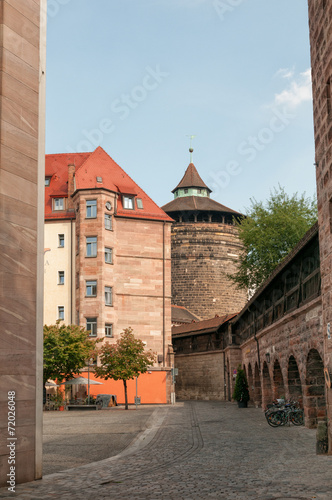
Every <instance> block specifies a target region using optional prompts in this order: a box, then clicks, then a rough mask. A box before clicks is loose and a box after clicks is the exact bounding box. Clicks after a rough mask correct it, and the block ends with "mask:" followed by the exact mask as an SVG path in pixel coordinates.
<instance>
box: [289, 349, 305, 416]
mask: <svg viewBox="0 0 332 500" xmlns="http://www.w3.org/2000/svg"><path fill="white" fill-rule="evenodd" d="M288 393H289V399H293V400H295V401H298V402H299V404H300V406H301V407H302V406H303V395H302V385H301V378H300V372H299V369H298V366H297V362H296V359H295V358H294V356H291V357H290V358H289V361H288Z"/></svg>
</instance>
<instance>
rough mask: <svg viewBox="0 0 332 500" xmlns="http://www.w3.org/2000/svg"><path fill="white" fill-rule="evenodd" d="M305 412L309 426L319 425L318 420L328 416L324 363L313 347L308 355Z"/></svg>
mask: <svg viewBox="0 0 332 500" xmlns="http://www.w3.org/2000/svg"><path fill="white" fill-rule="evenodd" d="M305 389H306V390H305V399H304V412H305V416H306V423H307V425H308V427H311V428H314V427H316V426H317V420H318V419H320V418H326V401H325V379H324V364H323V361H322V358H321V357H320V354H319V352H318V351H317V350H316V349H311V350H310V351H309V354H308V357H307V374H306V388H305Z"/></svg>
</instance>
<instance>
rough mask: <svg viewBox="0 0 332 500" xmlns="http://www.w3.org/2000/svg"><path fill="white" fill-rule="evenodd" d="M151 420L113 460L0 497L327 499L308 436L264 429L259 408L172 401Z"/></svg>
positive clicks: (322, 459) (330, 497)
mask: <svg viewBox="0 0 332 500" xmlns="http://www.w3.org/2000/svg"><path fill="white" fill-rule="evenodd" d="M132 414H134V412H132ZM151 417H153V418H152V420H151ZM151 417H150V418H149V420H148V422H149V425H148V428H147V429H146V430H144V431H143V432H142V433H140V434H139V435H138V437H137V439H136V440H134V441H133V443H132V444H130V445H129V446H128V447H127V448H125V449H124V450H123V451H122V452H121V453H119V454H118V455H116V456H114V457H112V458H108V459H106V460H102V461H99V462H94V463H92V464H89V465H83V466H80V467H78V468H75V469H71V470H67V471H65V472H62V473H57V474H50V475H48V476H44V479H42V480H41V481H36V482H33V483H27V484H24V485H18V486H17V487H16V493H15V494H11V495H8V492H7V491H6V490H5V489H1V490H0V498H13V497H17V498H20V499H22V500H34V499H41V498H43V499H44V498H56V499H64V500H66V499H80V500H81V499H88V500H90V499H94V500H96V499H99V498H101V499H112V500H122V499H123V500H129V499H130V500H159V499H162V500H196V499H206V498H215V499H226V500H251V499H254V500H256V499H261V500H272V499H279V500H290V499H293V500H309V499H317V500H332V457H328V456H316V454H315V431H314V430H309V429H306V428H304V427H295V426H290V427H288V426H287V427H281V428H271V427H269V426H268V425H267V423H266V421H265V418H264V414H263V413H262V410H260V409H255V408H248V409H238V408H237V406H236V405H234V404H232V403H225V402H198V401H197V402H196V401H195V402H185V403H177V404H176V405H174V406H170V407H162V408H161V407H159V408H156V409H155V410H154V411H153V413H152V414H151Z"/></svg>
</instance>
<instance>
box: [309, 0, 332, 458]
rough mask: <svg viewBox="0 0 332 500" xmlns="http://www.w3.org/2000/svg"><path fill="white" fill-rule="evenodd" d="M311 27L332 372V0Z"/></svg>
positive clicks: (312, 4)
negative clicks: (330, 328) (331, 328)
mask: <svg viewBox="0 0 332 500" xmlns="http://www.w3.org/2000/svg"><path fill="white" fill-rule="evenodd" d="M308 5H309V28H310V45H311V65H312V89H313V107H314V128H315V149H316V178H317V198H318V212H319V214H318V221H319V240H320V255H321V276H322V306H323V314H322V315H323V325H322V335H323V338H324V351H325V358H324V365H325V366H326V367H328V369H329V372H330V373H332V339H328V337H327V328H328V324H330V325H331V324H332V301H331V293H332V288H331V284H332V283H331V267H332V234H331V227H332V224H331V215H332V210H331V207H332V108H331V105H332V91H331V88H332V0H324V1H318V0H309V1H308ZM326 395H327V404H328V415H329V420H330V422H331V419H332V393H331V389H327V394H326ZM329 442H330V444H329V447H330V449H329V451H330V453H332V427H331V424H329Z"/></svg>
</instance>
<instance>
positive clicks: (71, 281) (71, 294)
mask: <svg viewBox="0 0 332 500" xmlns="http://www.w3.org/2000/svg"><path fill="white" fill-rule="evenodd" d="M73 272H74V269H73V219H70V324H71V325H72V324H73Z"/></svg>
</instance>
